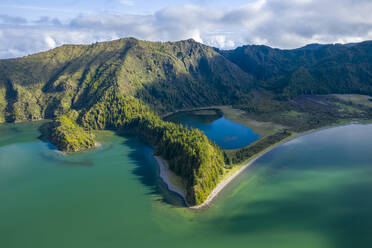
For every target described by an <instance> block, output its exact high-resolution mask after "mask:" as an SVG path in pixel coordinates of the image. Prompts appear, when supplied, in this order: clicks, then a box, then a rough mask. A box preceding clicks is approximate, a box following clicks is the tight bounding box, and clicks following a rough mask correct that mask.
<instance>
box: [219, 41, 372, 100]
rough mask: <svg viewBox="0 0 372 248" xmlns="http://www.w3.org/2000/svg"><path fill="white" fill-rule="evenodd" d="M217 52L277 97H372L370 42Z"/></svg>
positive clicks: (248, 48)
mask: <svg viewBox="0 0 372 248" xmlns="http://www.w3.org/2000/svg"><path fill="white" fill-rule="evenodd" d="M218 52H219V53H221V54H222V55H223V56H225V57H226V58H227V59H229V60H230V61H231V62H233V63H234V64H236V65H238V66H239V67H240V68H241V69H242V70H243V71H245V72H247V73H248V74H250V75H253V76H254V79H255V81H257V82H258V83H257V84H258V85H259V86H261V87H262V88H264V89H266V90H269V91H272V92H274V93H275V94H277V95H280V96H285V97H293V96H296V95H301V94H329V93H359V94H367V95H371V94H372V41H366V42H362V43H353V44H346V45H340V44H335V45H320V44H310V45H307V46H305V47H302V48H299V49H294V50H280V49H273V48H270V47H267V46H243V47H239V48H236V49H234V50H229V51H222V50H218Z"/></svg>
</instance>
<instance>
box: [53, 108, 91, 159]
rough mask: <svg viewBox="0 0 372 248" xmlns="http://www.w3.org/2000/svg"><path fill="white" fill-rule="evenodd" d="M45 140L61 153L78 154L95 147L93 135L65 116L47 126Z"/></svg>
mask: <svg viewBox="0 0 372 248" xmlns="http://www.w3.org/2000/svg"><path fill="white" fill-rule="evenodd" d="M46 131H47V133H46V135H47V138H48V139H49V140H50V141H51V143H53V144H54V145H56V146H57V147H58V149H59V150H61V151H66V152H79V151H84V150H87V149H89V148H92V147H94V146H95V141H94V135H93V134H91V133H90V132H88V131H85V130H84V129H83V128H82V127H80V126H79V125H78V124H77V123H76V122H75V121H74V120H73V119H71V118H69V117H68V116H66V115H61V116H58V117H57V118H56V119H55V120H54V121H53V122H52V123H48V124H47V130H46Z"/></svg>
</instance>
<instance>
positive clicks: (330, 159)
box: [0, 123, 372, 248]
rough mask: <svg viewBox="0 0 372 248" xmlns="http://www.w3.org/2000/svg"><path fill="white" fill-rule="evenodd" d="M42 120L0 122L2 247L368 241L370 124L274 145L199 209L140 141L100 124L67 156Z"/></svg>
mask: <svg viewBox="0 0 372 248" xmlns="http://www.w3.org/2000/svg"><path fill="white" fill-rule="evenodd" d="M39 125H40V123H21V124H6V125H0V203H1V204H0V220H1V221H0V245H1V247H4V248H5V247H6V248H25V247H27V248H50V247H54V248H62V247H64V248H65V247H71V248H74V247H79V248H81V247H89V248H95V247H97V248H98V247H99V248H102V247H161V248H167V247H181V248H183V247H184V248H186V247H197V248H199V247H200V248H206V247H207V248H208V247H213V248H216V247H217V248H220V247H221V248H222V247H238V248H240V247H254V248H268V247H278V248H282V247H283V248H292V247H293V248H298V247H301V248H307V247H309V248H318V247H327V248H328V247H329V248H343V247H345V248H350V247H353V248H355V247H363V248H365V247H371V245H372V235H371V233H372V197H371V195H372V180H371V178H372V152H371V151H372V125H348V126H343V127H337V128H331V129H327V130H322V131H319V132H315V133H311V134H308V135H304V136H301V137H298V138H296V139H294V140H292V141H289V142H287V143H285V144H283V145H280V146H278V147H277V148H275V149H274V150H272V151H271V152H269V153H267V154H266V155H264V156H263V157H261V158H260V159H259V160H257V162H255V163H254V164H253V165H252V166H251V167H250V168H248V169H247V170H246V171H245V172H244V173H242V174H241V176H239V177H238V178H237V179H236V180H234V181H233V182H232V183H231V184H230V185H229V186H228V187H227V188H226V189H225V190H223V191H222V192H221V194H220V195H219V196H218V197H217V199H216V200H215V201H214V202H213V204H212V205H211V207H209V208H208V209H204V210H201V211H192V210H188V209H185V208H183V207H180V205H181V204H182V202H181V200H180V199H179V198H178V197H177V196H176V195H174V194H172V193H169V192H167V190H166V189H165V187H164V185H163V184H162V182H161V181H160V180H159V179H158V176H157V165H156V163H155V160H154V159H153V157H152V149H151V148H150V147H148V146H146V145H144V144H143V143H141V142H140V141H138V140H137V139H135V138H127V137H121V136H118V135H115V134H113V133H111V132H101V133H100V134H99V139H100V140H101V142H102V146H101V147H100V148H97V149H95V150H91V151H89V152H86V153H81V154H75V155H69V156H67V155H63V154H61V153H59V152H57V151H56V150H55V149H54V147H53V146H51V145H50V144H48V143H45V142H42V141H40V140H39V139H38V137H39V135H40V133H39V131H38V127H39Z"/></svg>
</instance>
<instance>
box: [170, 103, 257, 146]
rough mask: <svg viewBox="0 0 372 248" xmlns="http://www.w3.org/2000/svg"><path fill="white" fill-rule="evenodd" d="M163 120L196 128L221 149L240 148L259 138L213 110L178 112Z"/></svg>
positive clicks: (246, 128) (245, 127) (249, 129)
mask: <svg viewBox="0 0 372 248" xmlns="http://www.w3.org/2000/svg"><path fill="white" fill-rule="evenodd" d="M165 120H167V121H172V122H175V123H181V124H183V125H184V126H186V127H192V128H198V129H200V130H201V131H203V132H204V133H205V135H206V136H207V137H208V138H210V139H211V140H212V141H213V142H215V143H216V144H217V145H219V146H220V147H221V148H223V149H237V148H242V147H244V146H247V145H249V144H251V143H252V142H254V141H256V140H258V139H259V138H260V134H257V133H254V132H253V130H252V129H251V128H249V127H247V126H244V125H241V124H239V123H236V122H233V121H230V120H228V119H226V118H225V117H223V116H222V115H221V114H219V113H218V112H217V111H215V110H200V111H193V112H179V113H176V114H173V115H171V116H168V117H166V118H165Z"/></svg>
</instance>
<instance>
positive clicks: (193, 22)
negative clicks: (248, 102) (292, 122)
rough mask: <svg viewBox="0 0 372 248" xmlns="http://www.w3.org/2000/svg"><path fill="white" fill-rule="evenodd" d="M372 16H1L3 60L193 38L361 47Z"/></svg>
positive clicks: (339, 9) (343, 6) (220, 12)
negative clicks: (64, 49)
mask: <svg viewBox="0 0 372 248" xmlns="http://www.w3.org/2000/svg"><path fill="white" fill-rule="evenodd" d="M121 3H123V4H126V5H130V4H132V3H134V2H133V1H125V0H124V1H121ZM370 13H372V1H369V0H338V1H334V0H256V1H253V2H250V3H248V4H246V5H244V6H241V7H239V8H235V9H211V8H209V7H202V6H197V5H184V6H171V7H168V8H165V9H161V10H159V11H157V12H155V13H153V14H149V15H129V14H121V15H120V14H112V13H104V14H102V13H101V14H95V15H93V14H89V15H83V16H77V17H76V18H74V19H73V20H71V21H70V22H69V23H64V24H62V23H61V22H60V21H59V20H58V19H57V18H50V17H40V19H39V20H37V21H34V22H30V21H27V20H25V19H23V18H22V17H12V16H0V32H1V33H2V35H0V57H1V58H6V57H14V56H20V55H27V54H30V53H34V52H38V51H43V50H47V49H50V48H52V47H55V46H59V45H62V44H65V43H83V44H86V43H92V42H96V41H103V40H111V39H116V38H121V37H128V36H131V37H136V38H139V39H144V40H151V41H158V40H160V41H175V40H182V39H188V38H193V39H194V40H196V41H199V42H203V43H205V44H207V45H212V46H216V47H219V48H227V49H230V48H234V47H236V46H239V45H243V44H252V43H253V44H265V45H270V46H274V47H280V48H295V47H299V46H303V45H305V44H307V43H314V42H318V43H335V42H342V43H346V42H358V41H362V40H367V39H372V15H371V14H370Z"/></svg>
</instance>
